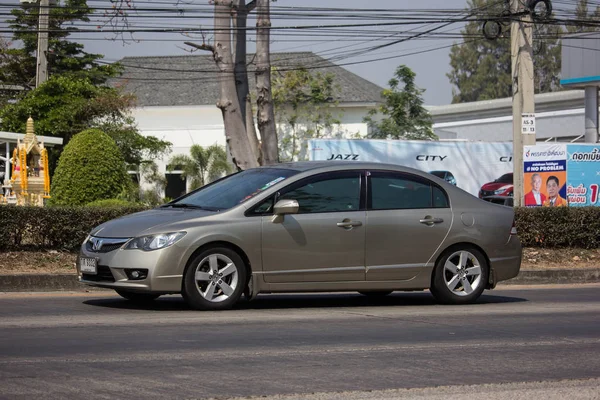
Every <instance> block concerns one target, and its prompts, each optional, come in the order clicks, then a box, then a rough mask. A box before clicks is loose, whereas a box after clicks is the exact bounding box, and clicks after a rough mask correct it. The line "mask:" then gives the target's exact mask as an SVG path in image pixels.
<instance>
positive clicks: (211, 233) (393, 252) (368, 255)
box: [77, 161, 521, 310]
mask: <svg viewBox="0 0 600 400" xmlns="http://www.w3.org/2000/svg"><path fill="white" fill-rule="evenodd" d="M520 265H521V244H520V242H519V238H518V236H517V232H516V228H515V224H514V211H513V209H512V208H509V207H504V206H499V205H495V204H491V203H488V202H485V201H482V200H480V199H478V198H476V197H474V196H472V195H470V194H469V193H467V192H465V191H463V190H461V189H459V188H457V187H456V186H454V185H451V184H449V183H447V182H445V181H444V180H442V179H439V178H437V177H435V176H433V175H431V174H428V173H426V172H422V171H418V170H415V169H411V168H405V167H401V166H397V165H385V164H375V163H357V162H344V161H340V162H335V161H332V162H301V163H289V164H278V165H274V166H269V167H261V168H256V169H249V170H246V171H243V172H239V173H236V174H233V175H229V176H227V177H225V178H223V179H220V180H218V181H216V182H213V183H211V184H209V185H207V186H204V187H202V188H200V189H198V190H196V191H193V192H191V193H189V194H187V195H185V196H183V197H181V198H179V199H177V200H174V201H172V202H170V203H167V204H164V205H162V206H160V207H158V208H155V209H152V210H148V211H143V212H140V213H136V214H131V215H128V216H125V217H122V218H118V219H115V220H112V221H109V222H106V223H104V224H102V225H100V226H98V227H96V228H95V229H93V230H92V231H91V232H90V234H89V236H88V237H87V239H86V240H85V242H84V243H83V245H82V246H81V251H80V254H79V257H78V262H77V269H78V273H79V277H80V278H79V279H80V281H81V282H82V283H84V284H87V285H91V286H100V287H104V288H112V289H114V290H115V291H116V292H117V293H118V294H120V295H121V296H123V297H125V298H127V299H130V300H133V301H151V300H154V299H156V298H157V297H159V296H160V295H163V294H175V293H180V294H181V295H182V296H183V297H184V298H185V300H186V301H187V302H188V304H189V305H190V306H191V307H192V308H195V309H201V310H219V309H227V308H230V307H232V306H233V305H234V304H235V303H236V302H237V301H238V300H239V299H240V297H241V296H242V295H243V294H245V295H246V296H247V297H248V298H249V299H253V298H254V297H255V296H256V295H258V294H259V293H278V292H347V291H358V292H360V293H362V294H364V295H367V296H382V295H387V294H389V293H391V292H393V291H401V290H425V289H429V290H430V291H431V293H432V294H433V296H434V297H435V299H437V301H439V302H440V303H445V304H464V303H472V302H474V301H476V300H477V299H478V298H479V296H480V295H481V293H482V292H483V291H484V290H485V289H493V288H494V287H495V285H496V283H497V282H499V281H503V280H507V279H510V278H512V277H514V276H516V275H517V274H518V273H519V269H520Z"/></svg>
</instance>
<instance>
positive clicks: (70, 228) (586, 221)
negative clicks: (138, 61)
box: [0, 200, 600, 251]
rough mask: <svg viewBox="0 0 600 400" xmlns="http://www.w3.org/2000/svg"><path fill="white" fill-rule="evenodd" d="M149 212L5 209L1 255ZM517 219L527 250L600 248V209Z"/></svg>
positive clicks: (69, 243)
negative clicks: (126, 216)
mask: <svg viewBox="0 0 600 400" xmlns="http://www.w3.org/2000/svg"><path fill="white" fill-rule="evenodd" d="M112 202H113V201H112V200H111V201H109V202H108V203H112ZM145 209H148V207H144V206H130V207H120V206H119V207H59V206H56V207H45V208H42V207H17V206H0V226H1V227H2V230H1V232H2V234H0V251H6V250H32V249H40V250H41V249H43V250H50V249H55V250H71V251H74V250H77V249H78V248H79V246H80V245H81V243H82V242H83V240H84V239H85V237H86V236H87V234H88V233H89V232H90V230H92V228H94V227H96V226H98V225H100V224H102V223H103V222H106V221H108V220H111V219H114V218H118V217H121V216H123V215H127V214H131V213H134V212H137V211H142V210H145ZM515 216H516V225H517V229H518V232H519V237H520V239H521V242H522V244H523V246H524V247H545V248H566V247H572V248H585V249H593V248H600V207H586V208H574V207H573V208H566V207H557V208H545V207H544V208H517V209H515Z"/></svg>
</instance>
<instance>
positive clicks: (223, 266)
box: [182, 247, 246, 310]
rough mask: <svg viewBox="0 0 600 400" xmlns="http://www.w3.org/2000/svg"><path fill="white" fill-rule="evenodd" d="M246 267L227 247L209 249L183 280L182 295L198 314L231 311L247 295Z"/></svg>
mask: <svg viewBox="0 0 600 400" xmlns="http://www.w3.org/2000/svg"><path fill="white" fill-rule="evenodd" d="M245 284H246V265H245V264H244V261H243V260H242V258H241V257H240V256H239V255H238V254H237V253H236V252H235V251H233V250H231V249H229V248H226V247H215V248H211V249H207V250H205V251H203V252H202V253H200V254H199V255H198V256H196V257H195V258H194V259H193V260H192V261H191V262H190V264H189V265H188V268H187V269H186V272H185V275H184V277H183V290H182V295H183V298H184V299H185V300H186V302H187V303H188V304H189V305H190V306H191V307H192V308H195V309H198V310H224V309H228V308H231V307H232V306H233V305H234V304H235V303H236V302H237V301H238V300H239V299H240V296H241V295H242V293H243V292H244V289H245Z"/></svg>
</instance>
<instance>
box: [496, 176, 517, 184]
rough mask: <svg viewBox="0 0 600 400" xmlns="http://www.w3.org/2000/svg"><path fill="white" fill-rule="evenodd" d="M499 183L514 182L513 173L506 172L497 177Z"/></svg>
mask: <svg viewBox="0 0 600 400" xmlns="http://www.w3.org/2000/svg"><path fill="white" fill-rule="evenodd" d="M496 182H498V183H513V174H504V175H502V176H501V177H500V178H498V179H496Z"/></svg>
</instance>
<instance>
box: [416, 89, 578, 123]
mask: <svg viewBox="0 0 600 400" xmlns="http://www.w3.org/2000/svg"><path fill="white" fill-rule="evenodd" d="M584 101H585V92H584V91H583V90H565V91H561V92H552V93H544V94H536V95H535V112H536V113H542V112H549V111H557V110H572V109H578V108H583V107H584V104H585V103H584ZM426 108H427V109H428V110H429V112H430V113H431V116H432V117H433V120H434V123H436V124H439V123H444V122H455V121H465V120H472V119H476V120H480V119H485V118H496V117H503V116H507V115H510V116H512V98H511V97H507V98H503V99H495V100H483V101H474V102H470V103H458V104H449V105H444V106H427V107H426Z"/></svg>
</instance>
